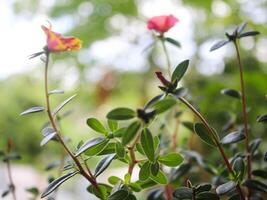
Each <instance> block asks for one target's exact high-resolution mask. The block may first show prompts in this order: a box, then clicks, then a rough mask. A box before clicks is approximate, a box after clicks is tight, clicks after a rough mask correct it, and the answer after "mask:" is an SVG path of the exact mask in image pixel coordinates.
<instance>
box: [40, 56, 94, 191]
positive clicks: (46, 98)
mask: <svg viewBox="0 0 267 200" xmlns="http://www.w3.org/2000/svg"><path fill="white" fill-rule="evenodd" d="M48 65H49V52H47V53H46V61H45V75H44V79H45V100H46V111H47V115H48V118H49V121H50V123H51V126H52V128H53V129H54V130H55V132H56V133H57V137H58V140H59V142H60V143H61V145H62V146H63V148H64V149H65V151H66V152H67V153H68V155H69V156H70V157H71V158H72V160H73V161H74V162H75V164H76V165H77V167H78V169H79V172H80V174H81V175H82V176H83V177H84V178H86V179H87V180H88V181H89V182H90V183H91V184H92V185H94V186H95V188H96V189H99V187H98V184H97V181H96V179H95V178H94V177H91V176H90V175H89V174H88V173H86V171H85V170H84V169H83V167H82V165H81V163H80V161H79V160H78V158H76V157H75V156H74V154H73V153H72V152H71V150H70V149H69V148H68V147H67V145H66V144H65V141H64V139H63V137H62V135H61V133H60V131H59V130H58V128H57V125H56V121H55V119H54V117H53V115H52V112H51V107H50V101H49V91H48Z"/></svg>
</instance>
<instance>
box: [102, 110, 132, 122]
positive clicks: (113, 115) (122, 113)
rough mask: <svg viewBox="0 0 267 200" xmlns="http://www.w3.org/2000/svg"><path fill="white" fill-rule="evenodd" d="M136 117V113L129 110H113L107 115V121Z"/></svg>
mask: <svg viewBox="0 0 267 200" xmlns="http://www.w3.org/2000/svg"><path fill="white" fill-rule="evenodd" d="M135 116H136V113H135V112H134V111H133V110H132V109H130V108H115V109H113V110H111V111H110V112H109V113H108V114H107V118H108V119H112V120H128V119H132V118H134V117H135Z"/></svg>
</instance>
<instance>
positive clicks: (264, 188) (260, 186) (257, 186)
mask: <svg viewBox="0 0 267 200" xmlns="http://www.w3.org/2000/svg"><path fill="white" fill-rule="evenodd" d="M244 185H245V186H247V187H248V188H250V189H252V190H258V191H261V192H264V193H267V185H266V184H265V183H262V182H260V181H258V180H246V181H245V183H244Z"/></svg>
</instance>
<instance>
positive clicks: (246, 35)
mask: <svg viewBox="0 0 267 200" xmlns="http://www.w3.org/2000/svg"><path fill="white" fill-rule="evenodd" d="M259 34H260V32H259V31H248V32H245V33H242V34H240V35H239V36H238V38H243V37H249V36H255V35H259Z"/></svg>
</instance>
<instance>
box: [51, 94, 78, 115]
mask: <svg viewBox="0 0 267 200" xmlns="http://www.w3.org/2000/svg"><path fill="white" fill-rule="evenodd" d="M76 96H77V94H74V95H72V96H71V97H69V98H67V99H66V100H65V101H63V102H62V103H61V104H59V105H58V106H57V107H56V108H55V110H54V111H53V113H52V115H53V116H55V115H56V114H57V113H58V112H59V111H60V110H61V109H62V108H63V107H64V106H65V105H66V104H67V103H69V102H70V101H71V100H73V99H74V98H75V97H76Z"/></svg>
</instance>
